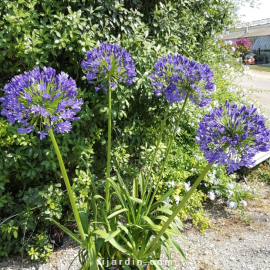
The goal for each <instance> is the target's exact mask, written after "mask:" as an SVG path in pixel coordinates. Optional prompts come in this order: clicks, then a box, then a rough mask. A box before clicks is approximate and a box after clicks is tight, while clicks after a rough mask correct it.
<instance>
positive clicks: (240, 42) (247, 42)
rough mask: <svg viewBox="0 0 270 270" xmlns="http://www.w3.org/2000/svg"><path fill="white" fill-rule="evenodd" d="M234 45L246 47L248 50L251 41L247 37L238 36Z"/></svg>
mask: <svg viewBox="0 0 270 270" xmlns="http://www.w3.org/2000/svg"><path fill="white" fill-rule="evenodd" d="M236 47H243V48H245V49H247V50H248V51H250V50H251V48H252V43H251V41H250V40H248V39H245V38H240V39H237V40H236Z"/></svg>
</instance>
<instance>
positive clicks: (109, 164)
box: [105, 76, 112, 213]
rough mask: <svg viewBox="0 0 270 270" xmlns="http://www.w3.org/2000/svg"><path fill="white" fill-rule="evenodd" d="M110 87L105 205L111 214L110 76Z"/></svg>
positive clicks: (109, 89) (109, 95)
mask: <svg viewBox="0 0 270 270" xmlns="http://www.w3.org/2000/svg"><path fill="white" fill-rule="evenodd" d="M108 81H109V86H108V146H107V171H106V187H105V204H106V211H107V213H109V206H110V204H109V199H110V182H109V181H108V178H110V171H111V144H112V142H111V141H112V91H111V77H110V76H109V79H108Z"/></svg>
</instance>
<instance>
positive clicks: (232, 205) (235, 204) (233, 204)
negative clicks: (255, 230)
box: [228, 201, 237, 209]
mask: <svg viewBox="0 0 270 270" xmlns="http://www.w3.org/2000/svg"><path fill="white" fill-rule="evenodd" d="M228 206H229V207H230V208H231V209H235V208H237V203H236V202H231V201H230V202H229V204H228Z"/></svg>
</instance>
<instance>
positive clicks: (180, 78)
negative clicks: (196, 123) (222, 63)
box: [149, 54, 215, 107]
mask: <svg viewBox="0 0 270 270" xmlns="http://www.w3.org/2000/svg"><path fill="white" fill-rule="evenodd" d="M154 69H155V72H154V73H152V74H151V75H150V76H149V77H150V78H151V80H152V83H151V86H153V88H154V92H155V95H156V96H160V95H162V94H164V95H165V98H166V100H168V101H169V102H170V104H172V103H174V102H181V101H182V100H184V99H185V98H186V96H187V94H188V93H189V98H190V100H191V101H192V102H193V103H195V104H198V105H199V106H200V107H202V106H206V105H207V104H208V103H209V102H210V101H211V98H210V97H208V96H209V95H211V94H212V93H213V92H215V84H214V82H212V79H213V76H214V75H213V72H211V70H210V68H209V67H208V66H207V65H201V64H198V63H196V62H194V61H191V60H189V59H188V58H186V57H184V56H182V55H181V54H177V55H174V56H172V55H168V57H163V58H160V59H159V60H158V61H157V63H156V64H155V66H154Z"/></svg>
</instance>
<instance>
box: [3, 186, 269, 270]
mask: <svg viewBox="0 0 270 270" xmlns="http://www.w3.org/2000/svg"><path fill="white" fill-rule="evenodd" d="M251 185H253V186H254V187H255V188H257V190H258V191H257V192H258V194H260V198H254V199H251V200H249V201H248V205H247V207H246V217H247V219H248V220H249V222H250V225H249V224H248V223H247V222H245V221H244V220H243V219H241V218H240V217H239V214H240V212H239V210H232V209H230V208H228V207H227V206H226V203H225V202H219V203H218V202H214V203H212V202H208V203H206V204H205V209H206V210H207V213H208V215H209V218H210V220H211V222H212V228H209V229H207V230H206V232H205V234H204V235H201V233H200V231H199V229H198V228H197V227H194V226H192V224H191V223H189V222H186V223H185V224H184V228H185V230H184V232H183V235H184V237H185V239H186V241H187V243H186V244H184V243H183V242H182V241H181V240H180V239H177V238H176V239H175V240H176V241H177V242H178V243H179V244H180V246H181V248H182V249H183V251H184V253H185V254H186V257H187V261H184V260H183V258H181V257H180V256H179V255H177V254H175V253H173V252H172V258H173V264H174V267H175V269H179V270H270V186H269V185H267V184H264V183H257V184H251ZM78 250H79V247H78V246H76V245H74V243H73V242H72V241H71V240H70V239H68V238H66V242H65V245H64V246H63V247H62V248H59V249H58V250H56V251H55V252H54V255H53V256H52V258H50V260H48V262H47V263H46V264H41V263H32V264H28V263H27V262H26V261H24V264H23V265H22V263H21V259H20V258H9V259H7V260H4V261H3V262H2V263H0V269H1V270H4V269H5V270H15V269H16V270H17V269H31V270H35V269H39V270H56V269H58V270H67V269H68V266H69V265H70V263H71V261H72V260H73V259H74V258H75V257H76V255H77V254H78ZM161 259H162V260H165V259H166V258H165V255H164V254H163V255H162V258H161ZM164 263H165V262H163V264H164ZM79 266H80V264H79V261H78V260H77V259H75V261H74V263H73V265H72V266H71V268H70V269H71V270H78V269H79ZM165 268H166V269H169V268H168V267H165Z"/></svg>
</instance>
